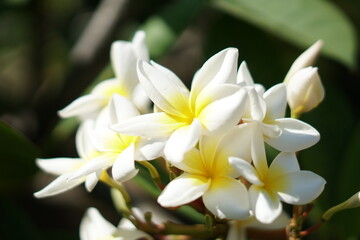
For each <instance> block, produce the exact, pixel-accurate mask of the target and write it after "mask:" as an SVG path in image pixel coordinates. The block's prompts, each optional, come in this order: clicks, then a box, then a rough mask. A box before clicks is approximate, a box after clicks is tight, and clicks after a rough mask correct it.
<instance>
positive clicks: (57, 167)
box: [36, 158, 84, 175]
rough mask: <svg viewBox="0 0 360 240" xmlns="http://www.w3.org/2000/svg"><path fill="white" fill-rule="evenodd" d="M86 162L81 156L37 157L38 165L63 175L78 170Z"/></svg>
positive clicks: (49, 171)
mask: <svg viewBox="0 0 360 240" xmlns="http://www.w3.org/2000/svg"><path fill="white" fill-rule="evenodd" d="M83 162H84V160H83V159H81V158H50V159H36V165H37V166H38V167H39V168H41V169H42V170H43V171H45V172H47V173H51V174H54V175H61V174H64V173H68V172H72V171H74V170H76V169H77V168H78V167H79V166H80V165H81V164H82V163H83Z"/></svg>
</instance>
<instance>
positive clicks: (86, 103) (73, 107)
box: [58, 94, 107, 118]
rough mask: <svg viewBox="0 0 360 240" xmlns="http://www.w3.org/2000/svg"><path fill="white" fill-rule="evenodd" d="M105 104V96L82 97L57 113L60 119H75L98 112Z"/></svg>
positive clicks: (90, 95)
mask: <svg viewBox="0 0 360 240" xmlns="http://www.w3.org/2000/svg"><path fill="white" fill-rule="evenodd" d="M106 103H107V99H106V97H105V96H100V95H92V94H89V95H84V96H82V97H79V98H77V99H76V100H74V101H73V102H72V103H70V104H69V105H68V106H66V107H65V108H63V109H62V110H60V111H58V114H59V116H60V117H62V118H68V117H75V116H78V117H79V116H82V115H87V114H91V113H92V112H96V111H99V110H100V109H101V108H102V107H104V106H105V105H106Z"/></svg>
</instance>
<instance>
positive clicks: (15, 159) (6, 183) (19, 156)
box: [0, 121, 39, 189]
mask: <svg viewBox="0 0 360 240" xmlns="http://www.w3.org/2000/svg"><path fill="white" fill-rule="evenodd" d="M38 156H39V151H38V149H37V148H36V147H35V145H33V144H32V143H31V142H30V141H29V140H28V139H26V138H25V136H23V135H22V134H21V133H20V132H18V131H17V130H16V129H14V128H12V127H10V126H9V125H7V124H5V123H3V122H1V121H0V164H1V167H0V188H2V189H3V188H10V187H11V186H13V185H14V184H17V183H19V182H21V181H23V180H25V179H28V178H29V177H31V176H32V175H33V173H34V172H35V171H36V166H35V161H34V159H35V158H36V157H38Z"/></svg>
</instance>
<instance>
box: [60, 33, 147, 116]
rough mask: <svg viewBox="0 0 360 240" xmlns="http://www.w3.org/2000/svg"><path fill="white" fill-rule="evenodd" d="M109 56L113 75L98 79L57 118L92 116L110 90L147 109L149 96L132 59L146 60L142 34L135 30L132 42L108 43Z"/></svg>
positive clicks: (135, 60) (99, 109) (108, 98)
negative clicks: (140, 82) (109, 46)
mask: <svg viewBox="0 0 360 240" xmlns="http://www.w3.org/2000/svg"><path fill="white" fill-rule="evenodd" d="M110 55H111V62H112V65H113V69H114V72H115V76H116V78H114V79H109V80H105V81H102V82H100V83H99V84H98V85H96V86H95V87H94V89H93V90H92V91H91V93H89V94H87V95H84V96H82V97H79V98H78V99H76V100H75V101H73V102H72V103H70V105H68V106H67V107H65V108H64V109H62V110H60V111H59V115H60V116H61V117H63V118H67V117H73V116H77V117H80V118H82V119H87V118H89V117H90V118H94V117H96V116H97V114H98V113H99V112H100V111H101V110H102V109H103V108H104V107H106V106H107V104H108V102H109V100H110V98H111V96H112V95H113V94H114V93H117V94H120V95H122V96H124V97H127V98H128V99H131V100H132V101H133V102H134V103H135V104H136V106H137V107H138V108H139V109H140V110H141V111H144V112H148V110H147V108H149V106H150V105H149V99H148V98H147V97H146V95H145V94H144V92H143V91H142V89H141V87H140V85H139V84H138V83H139V81H138V77H137V73H136V62H137V61H138V60H139V59H141V60H144V61H149V52H148V49H147V46H146V44H145V33H144V32H142V31H139V32H137V33H136V34H135V36H134V38H133V40H132V42H127V41H116V42H114V43H113V44H112V46H111V52H110Z"/></svg>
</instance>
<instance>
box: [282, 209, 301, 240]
mask: <svg viewBox="0 0 360 240" xmlns="http://www.w3.org/2000/svg"><path fill="white" fill-rule="evenodd" d="M301 213H302V206H293V217H292V219H290V223H289V225H288V226H287V229H286V231H287V235H288V240H300V231H301V227H302V214H301Z"/></svg>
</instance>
